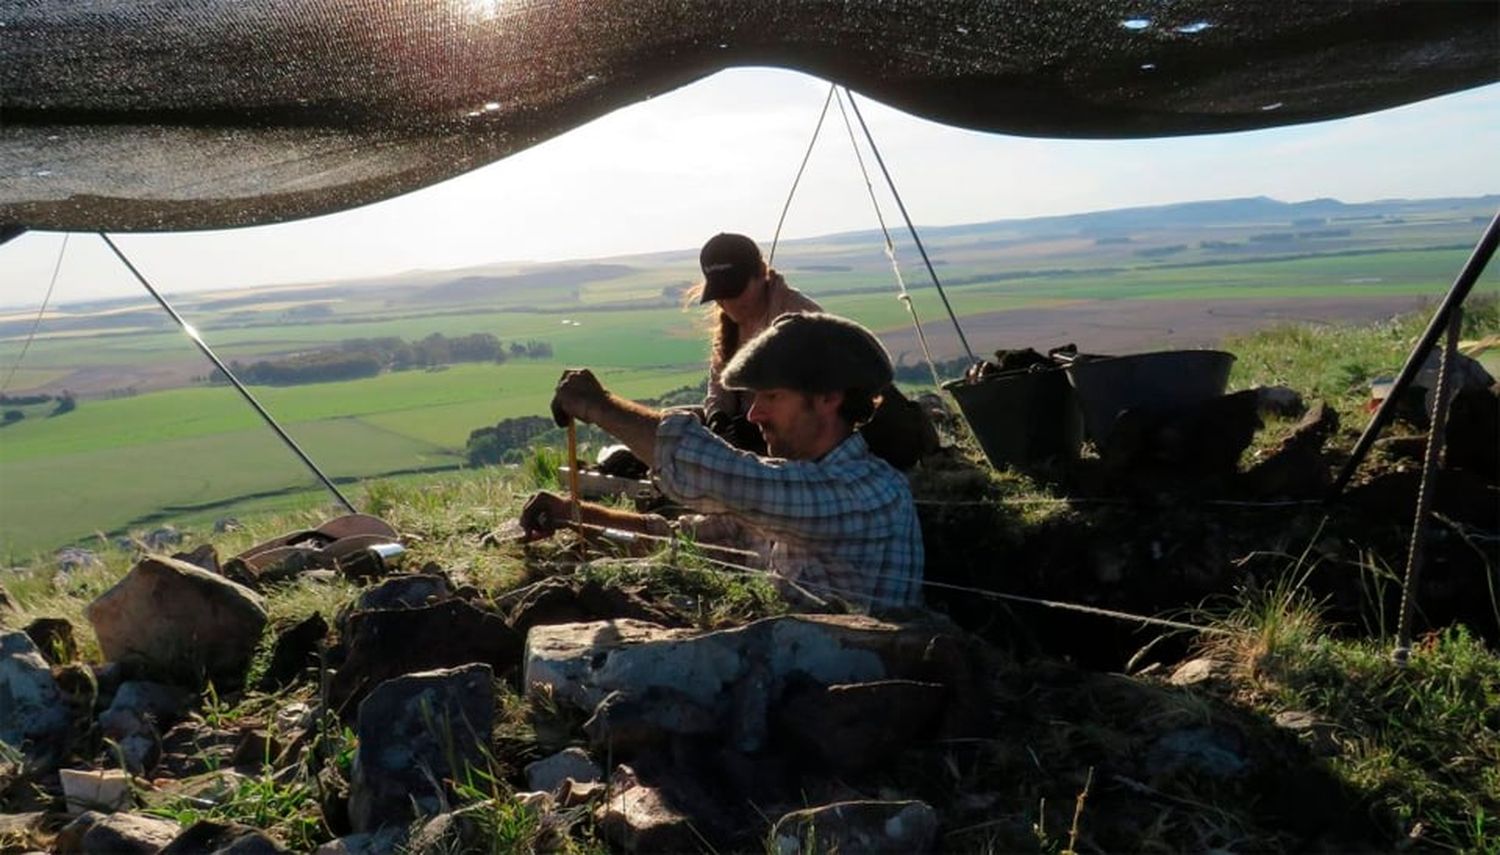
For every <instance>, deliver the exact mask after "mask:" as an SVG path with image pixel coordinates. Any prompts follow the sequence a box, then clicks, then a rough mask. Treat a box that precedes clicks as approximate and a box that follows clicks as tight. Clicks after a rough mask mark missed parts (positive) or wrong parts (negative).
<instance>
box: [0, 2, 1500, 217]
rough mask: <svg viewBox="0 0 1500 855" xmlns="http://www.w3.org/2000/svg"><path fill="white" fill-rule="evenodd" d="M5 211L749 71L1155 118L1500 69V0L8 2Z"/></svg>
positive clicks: (880, 92)
mask: <svg viewBox="0 0 1500 855" xmlns="http://www.w3.org/2000/svg"><path fill="white" fill-rule="evenodd" d="M0 59H3V61H0V227H3V226H6V225H10V226H22V227H27V228H36V229H66V230H111V231H152V230H180V229H209V228H225V227H232V226H245V225H255V224H262V223H271V222H278V221H284V220H291V219H297V218H301V217H307V216H313V215H318V214H325V213H330V212H333V211H337V210H341V209H344V208H349V207H353V206H356V205H361V204H365V203H368V202H373V201H377V200H380V199H384V198H388V197H391V196H395V195H398V194H400V193H404V192H407V191H410V190H414V189H417V188H419V187H423V186H426V185H429V184H432V183H434V182H437V181H441V180H443V179H446V178H450V177H452V176H454V175H458V174H460V173H462V172H465V171H468V170H471V169H474V168H476V167H479V166H482V165H484V164H486V163H489V162H492V161H494V160H497V159H499V158H502V157H505V156H506V155H509V154H512V153H514V152H516V151H519V150H521V149H524V148H526V147H528V146H531V145H535V144H536V143H538V142H541V141H543V140H546V139H548V138H549V137H552V136H555V135H557V134H559V133H562V132H564V131H566V130H568V129H569V128H572V127H575V126H577V125H579V124H582V123H584V122H587V121H589V120H591V119H593V118H595V117H598V116H600V115H602V114H604V113H607V112H609V111H611V110H614V109H617V108H619V107H622V106H624V105H627V104H630V103H632V102H636V101H640V100H642V99H645V98H649V97H651V96H653V95H656V94H659V93H662V92H666V91H668V90H671V89H673V88H676V87H679V86H682V85H684V84H686V83H689V82H691V81H693V80H696V79H699V78H701V77H704V76H706V75H709V74H712V73H714V72H716V71H719V70H722V69H725V68H729V67H732V66H746V65H771V66H781V67H786V68H792V69H798V70H801V71H805V72H808V73H811V74H814V75H818V76H820V77H822V78H825V79H828V80H832V81H836V82H838V83H843V84H847V85H848V86H850V87H851V88H852V89H854V90H855V91H858V92H861V93H863V94H866V95H868V96H870V97H872V98H875V99H878V100H880V101H883V102H885V103H888V104H891V105H894V106H896V107H898V108H900V109H903V110H906V111H908V112H911V113H913V114H916V115H919V116H923V117H926V118H929V119H934V120H936V121H940V122H945V123H948V124H952V125H957V126H961V127H965V128H973V129H978V130H985V131H998V132H1005V133H1014V134H1025V135H1035V136H1056V137H1101V138H1105V137H1153V136H1167V135H1176V134H1194V133H1212V132H1222V131H1237V130H1248V129H1253V128H1263V127H1269V126H1275V125H1284V124H1293V123H1298V122H1308V121H1315V120H1321V119H1330V118H1336V117H1342V116H1348V115H1353V114H1358V113H1363V112H1369V111H1373V110H1379V109H1383V108H1387V107H1392V106H1396V105H1399V104H1403V103H1408V102H1411V101H1416V100H1420V99H1424V98H1428V97H1432V96H1435V95H1440V94H1444V93H1449V92H1454V91H1457V90H1461V89H1465V88H1469V87H1474V86H1478V85H1482V84H1486V83H1490V82H1494V81H1495V80H1497V79H1500V3H1496V2H1494V0H1416V2H1413V0H1351V2H1291V0H1249V2H1247V0H1135V2H1102V0H988V2H966V0H944V2H916V0H911V2H901V1H900V0H898V2H890V0H885V2H877V0H836V1H835V0H756V2H743V0H592V2H577V1H576V0H575V1H574V2H570V0H307V2H302V3H286V2H278V0H219V2H210V0H137V2H109V0H95V2H88V3H82V2H78V3H58V2H54V1H53V0H0Z"/></svg>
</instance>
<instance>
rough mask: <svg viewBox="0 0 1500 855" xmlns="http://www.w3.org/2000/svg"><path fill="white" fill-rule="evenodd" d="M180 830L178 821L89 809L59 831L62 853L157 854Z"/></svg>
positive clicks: (59, 845) (104, 854)
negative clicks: (104, 812) (105, 812)
mask: <svg viewBox="0 0 1500 855" xmlns="http://www.w3.org/2000/svg"><path fill="white" fill-rule="evenodd" d="M179 831H180V829H179V827H178V825H177V823H175V822H171V821H170V820H165V819H154V818H152V817H146V816H136V815H134V814H128V813H111V814H103V813H96V812H94V811H88V812H87V813H85V814H83V815H82V816H80V817H78V818H77V819H75V820H73V821H72V822H70V823H68V825H67V826H66V827H64V828H63V830H62V831H60V832H58V834H57V853H58V855H155V853H157V852H160V851H161V848H162V847H163V846H166V845H167V844H168V843H171V842H172V838H174V837H176V836H177V834H178V832H179Z"/></svg>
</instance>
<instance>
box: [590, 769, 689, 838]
mask: <svg viewBox="0 0 1500 855" xmlns="http://www.w3.org/2000/svg"><path fill="white" fill-rule="evenodd" d="M594 823H595V825H596V827H597V828H598V831H599V833H600V835H602V836H603V837H604V839H605V840H608V841H609V842H611V843H613V844H615V845H616V846H619V847H620V848H622V849H624V850H625V851H626V852H698V851H700V850H701V849H702V848H703V846H702V843H701V842H700V838H699V835H698V834H697V833H696V832H695V830H694V824H693V819H692V818H691V817H689V816H688V815H687V814H685V813H683V812H681V811H680V810H678V809H677V807H676V806H675V805H674V803H673V800H672V799H671V798H669V797H668V796H667V795H666V794H665V793H664V792H663V791H662V790H661V789H659V788H657V787H651V786H646V785H645V784H642V783H641V781H640V780H639V779H638V778H637V776H636V774H635V770H633V769H631V768H630V767H629V766H621V767H620V768H618V769H616V770H615V774H614V775H613V776H611V778H610V782H609V789H608V791H607V792H606V793H605V795H604V802H603V803H602V804H600V805H599V807H598V808H597V809H596V810H595V811H594Z"/></svg>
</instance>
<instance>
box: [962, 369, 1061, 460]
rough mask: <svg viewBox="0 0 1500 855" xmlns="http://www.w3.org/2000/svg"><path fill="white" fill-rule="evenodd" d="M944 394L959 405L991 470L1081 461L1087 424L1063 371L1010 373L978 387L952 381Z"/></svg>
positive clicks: (1043, 370)
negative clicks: (1048, 462)
mask: <svg viewBox="0 0 1500 855" xmlns="http://www.w3.org/2000/svg"><path fill="white" fill-rule="evenodd" d="M943 389H944V390H945V391H947V392H948V394H950V395H952V396H953V400H955V401H957V402H958V408H959V409H960V410H961V411H962V412H963V414H964V420H965V421H967V422H968V423H969V429H970V430H972V431H973V432H974V437H975V438H976V439H978V440H979V447H980V448H982V449H983V450H984V456H985V457H986V458H987V459H988V460H989V461H990V465H991V466H994V467H995V468H997V469H998V468H1001V467H1006V466H1012V467H1024V466H1026V465H1029V464H1033V463H1041V462H1043V461H1046V460H1049V459H1060V460H1073V459H1075V458H1077V457H1078V447H1079V445H1081V444H1082V442H1083V420H1082V418H1081V417H1080V415H1079V413H1078V406H1077V404H1076V402H1075V401H1074V399H1073V389H1072V387H1071V386H1070V385H1069V384H1068V379H1067V377H1066V376H1064V374H1063V370H1062V369H1061V368H1044V369H1041V370H1028V371H1009V372H1006V373H1004V374H993V375H990V376H988V377H985V378H984V379H982V380H979V381H977V382H974V383H970V382H968V381H967V380H950V381H948V382H947V383H944V384H943Z"/></svg>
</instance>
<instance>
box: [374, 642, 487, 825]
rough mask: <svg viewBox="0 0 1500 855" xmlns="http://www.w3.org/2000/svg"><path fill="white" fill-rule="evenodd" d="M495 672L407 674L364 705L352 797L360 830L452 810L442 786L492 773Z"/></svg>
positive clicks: (483, 668) (477, 667) (481, 668)
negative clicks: (471, 773) (471, 772)
mask: <svg viewBox="0 0 1500 855" xmlns="http://www.w3.org/2000/svg"><path fill="white" fill-rule="evenodd" d="M493 681H494V671H493V670H492V669H491V668H490V667H489V666H488V665H485V664H478V663H476V664H472V665H465V666H464V667H461V668H453V669H449V670H438V671H429V672H425V673H419V674H408V675H406V676H402V677H396V678H394V679H391V680H387V681H385V682H383V683H381V684H380V685H379V686H376V687H375V690H374V691H372V692H370V693H369V696H368V697H366V698H365V699H364V701H363V702H362V703H361V704H360V705H359V726H358V737H359V749H358V751H357V752H356V753H355V756H354V770H353V775H352V781H351V791H350V798H349V819H350V824H351V825H352V827H353V829H354V830H355V831H373V830H375V829H376V828H378V827H379V826H381V825H401V824H404V823H406V822H407V821H408V820H410V819H411V818H412V817H413V816H414V815H431V814H436V813H438V812H439V811H440V810H441V809H442V806H443V805H444V804H449V803H452V801H453V800H454V799H453V795H452V793H451V792H441V791H439V790H438V789H437V787H438V786H446V785H443V784H440V783H438V782H443V781H449V780H452V779H455V778H462V777H463V776H464V775H465V774H466V770H467V768H468V767H472V768H475V769H486V768H487V766H486V748H487V745H488V742H489V737H490V731H491V728H492V727H493V725H494V718H495V689H494V685H493Z"/></svg>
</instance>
